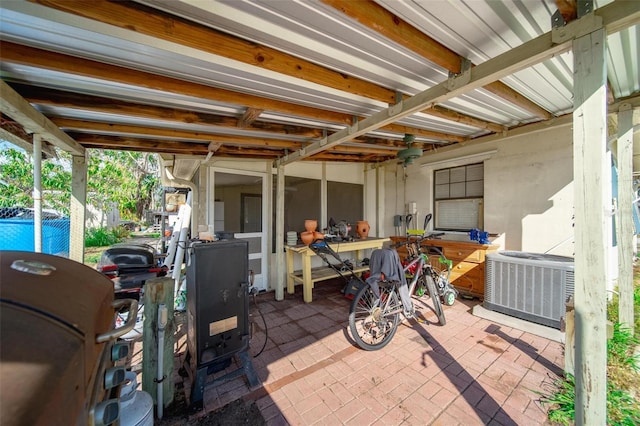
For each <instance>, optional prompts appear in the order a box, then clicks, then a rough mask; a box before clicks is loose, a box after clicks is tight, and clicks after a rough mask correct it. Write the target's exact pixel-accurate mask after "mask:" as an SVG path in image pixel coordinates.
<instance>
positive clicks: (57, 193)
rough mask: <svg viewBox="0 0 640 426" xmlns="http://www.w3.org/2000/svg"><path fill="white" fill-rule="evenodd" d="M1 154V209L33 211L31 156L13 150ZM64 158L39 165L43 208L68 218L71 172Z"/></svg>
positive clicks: (60, 155)
mask: <svg viewBox="0 0 640 426" xmlns="http://www.w3.org/2000/svg"><path fill="white" fill-rule="evenodd" d="M0 152H1V154H0V181H1V182H2V183H0V185H2V191H0V207H11V206H20V207H33V159H32V155H31V154H30V153H27V152H25V151H22V150H18V149H14V148H8V149H3V150H2V151H0ZM65 154H66V153H59V156H58V158H53V159H48V160H44V161H42V205H43V208H46V209H53V210H57V211H59V212H61V213H64V214H69V201H70V197H71V170H70V167H69V164H70V162H69V161H70V157H69V156H68V155H65Z"/></svg>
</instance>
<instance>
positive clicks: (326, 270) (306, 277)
mask: <svg viewBox="0 0 640 426" xmlns="http://www.w3.org/2000/svg"><path fill="white" fill-rule="evenodd" d="M388 241H390V239H389V238H366V239H363V240H355V241H352V242H348V243H347V242H341V243H327V244H329V246H330V247H331V248H332V249H333V251H335V252H336V253H345V252H355V264H354V265H353V266H354V269H353V273H360V272H363V271H367V270H368V269H369V267H368V266H358V264H359V263H360V262H361V261H362V259H363V257H362V251H363V250H366V249H379V248H382V245H383V244H384V243H386V242H388ZM284 248H285V251H286V252H287V292H288V293H289V294H293V293H294V291H295V290H294V287H295V285H296V284H302V293H303V298H304V301H305V302H307V303H310V302H311V300H312V294H311V293H312V290H313V286H314V285H315V283H316V282H318V281H323V280H328V279H331V278H335V277H338V276H339V275H338V273H337V272H336V271H334V270H333V269H331V268H330V267H329V266H321V267H318V268H311V258H312V257H313V256H316V254H315V253H314V252H313V250H311V249H310V248H309V247H308V246H306V245H296V246H287V245H285V246H284ZM296 255H300V256H301V260H302V269H301V270H297V271H296V270H294V260H295V258H294V256H296ZM329 259H330V260H333V259H331V257H329ZM350 274H351V272H349V271H347V272H343V275H345V276H347V275H350Z"/></svg>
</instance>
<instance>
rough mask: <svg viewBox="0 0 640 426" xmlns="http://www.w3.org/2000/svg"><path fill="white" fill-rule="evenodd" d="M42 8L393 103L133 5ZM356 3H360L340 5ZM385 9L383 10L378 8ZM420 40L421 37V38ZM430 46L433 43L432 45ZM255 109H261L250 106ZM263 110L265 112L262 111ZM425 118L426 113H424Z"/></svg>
mask: <svg viewBox="0 0 640 426" xmlns="http://www.w3.org/2000/svg"><path fill="white" fill-rule="evenodd" d="M30 1H31V2H33V3H38V4H41V5H43V6H46V7H50V8H53V9H57V10H60V11H63V12H66V13H71V14H74V15H77V16H82V17H84V18H88V19H92V20H95V21H98V22H102V23H105V24H109V25H113V26H116V27H119V28H122V29H125V30H127V31H134V32H137V33H140V34H145V35H148V36H151V37H156V38H158V39H161V40H165V41H169V42H172V43H177V44H181V45H184V46H188V47H191V48H193V49H198V50H201V51H203V52H207V53H210V54H214V55H219V56H223V57H225V58H230V59H233V60H236V61H240V62H243V63H245V64H249V65H252V66H256V67H259V68H263V69H267V70H270V71H275V72H277V73H281V74H284V75H289V76H292V77H296V78H299V79H302V80H305V81H309V82H312V83H316V84H320V85H322V86H326V87H331V88H333V89H337V90H342V91H345V92H348V93H353V94H355V95H358V96H363V97H365V98H369V99H375V100H378V101H381V102H384V103H387V104H393V103H395V102H396V90H395V89H389V88H385V87H382V86H379V85H377V84H374V83H371V82H369V81H366V80H362V79H359V78H357V77H354V76H349V75H346V74H345V73H342V72H339V71H334V70H332V69H329V68H326V67H323V66H320V65H317V64H315V63H313V62H310V61H306V60H303V59H300V58H298V57H296V56H293V55H290V54H288V53H284V52H281V51H279V50H276V49H272V48H270V47H267V46H263V45H260V44H258V43H255V42H251V41H247V40H243V39H241V38H239V37H235V36H232V35H229V34H225V33H223V32H221V31H218V30H215V29H213V28H210V27H207V26H204V25H201V24H198V23H195V22H192V21H187V20H184V19H181V18H179V17H176V16H173V15H169V14H167V13H165V12H162V11H159V10H157V9H153V8H150V7H147V6H144V5H141V4H138V3H134V2H111V1H107V0H92V1H90V2H75V1H69V0H30ZM343 3H354V4H357V3H361V2H343ZM383 10H384V9H383ZM423 36H424V35H423ZM432 44H433V43H432ZM251 106H253V107H256V108H262V107H261V106H257V105H254V104H252V105H251ZM262 109H268V108H262ZM423 112H424V113H426V114H429V111H428V109H426V110H425V111H423Z"/></svg>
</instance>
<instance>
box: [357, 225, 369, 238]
mask: <svg viewBox="0 0 640 426" xmlns="http://www.w3.org/2000/svg"><path fill="white" fill-rule="evenodd" d="M370 229H371V227H370V226H369V222H367V221H366V220H359V221H358V222H356V233H357V234H358V238H361V239H364V238H367V237H368V236H369V230H370Z"/></svg>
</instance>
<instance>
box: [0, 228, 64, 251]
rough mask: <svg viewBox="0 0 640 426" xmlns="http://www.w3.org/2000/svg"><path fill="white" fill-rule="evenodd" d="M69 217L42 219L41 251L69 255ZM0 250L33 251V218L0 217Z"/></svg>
mask: <svg viewBox="0 0 640 426" xmlns="http://www.w3.org/2000/svg"><path fill="white" fill-rule="evenodd" d="M69 234H70V223H69V219H46V220H43V221H42V253H47V254H54V255H58V256H65V257H68V256H69ZM0 235H2V238H0V250H19V251H35V244H34V236H33V219H0Z"/></svg>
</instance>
